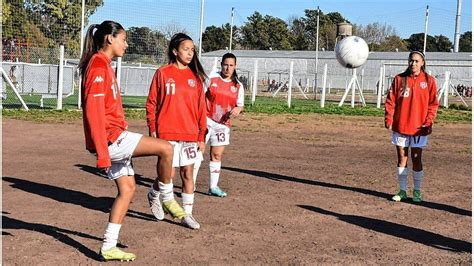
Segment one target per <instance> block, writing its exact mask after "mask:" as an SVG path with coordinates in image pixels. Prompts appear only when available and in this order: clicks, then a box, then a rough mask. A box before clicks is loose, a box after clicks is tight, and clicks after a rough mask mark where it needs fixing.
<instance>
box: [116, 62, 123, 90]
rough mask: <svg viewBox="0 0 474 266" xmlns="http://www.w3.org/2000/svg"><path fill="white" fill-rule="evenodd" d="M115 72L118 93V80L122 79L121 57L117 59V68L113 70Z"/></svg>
mask: <svg viewBox="0 0 474 266" xmlns="http://www.w3.org/2000/svg"><path fill="white" fill-rule="evenodd" d="M115 72H116V73H115V75H116V76H117V85H118V88H117V89H118V90H119V91H120V88H121V87H120V79H121V78H122V57H118V58H117V68H116V69H115Z"/></svg>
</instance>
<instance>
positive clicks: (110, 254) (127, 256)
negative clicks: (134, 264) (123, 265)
mask: <svg viewBox="0 0 474 266" xmlns="http://www.w3.org/2000/svg"><path fill="white" fill-rule="evenodd" d="M100 256H101V257H102V259H104V260H105V261H109V260H119V261H133V260H134V259H135V258H136V257H137V256H135V254H133V253H128V252H125V251H122V250H120V249H119V248H118V247H113V248H111V249H107V250H103V249H101V250H100Z"/></svg>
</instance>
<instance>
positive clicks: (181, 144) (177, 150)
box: [168, 141, 202, 167]
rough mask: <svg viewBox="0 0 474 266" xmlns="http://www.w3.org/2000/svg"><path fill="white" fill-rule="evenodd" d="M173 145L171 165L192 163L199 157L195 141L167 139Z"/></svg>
mask: <svg viewBox="0 0 474 266" xmlns="http://www.w3.org/2000/svg"><path fill="white" fill-rule="evenodd" d="M168 142H169V143H170V144H171V145H173V167H181V166H186V165H190V164H194V162H195V161H197V160H202V159H201V158H202V155H201V158H199V155H198V153H199V151H198V145H197V142H191V141H168Z"/></svg>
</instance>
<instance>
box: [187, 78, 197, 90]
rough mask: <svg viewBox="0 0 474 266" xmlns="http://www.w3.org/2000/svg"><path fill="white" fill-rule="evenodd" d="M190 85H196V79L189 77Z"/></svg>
mask: <svg viewBox="0 0 474 266" xmlns="http://www.w3.org/2000/svg"><path fill="white" fill-rule="evenodd" d="M188 85H189V86H190V87H193V88H194V87H196V81H195V80H194V79H188Z"/></svg>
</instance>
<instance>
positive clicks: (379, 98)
mask: <svg viewBox="0 0 474 266" xmlns="http://www.w3.org/2000/svg"><path fill="white" fill-rule="evenodd" d="M382 84H383V67H380V75H379V82H378V84H377V108H380V105H381V104H382V88H383V86H382Z"/></svg>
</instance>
